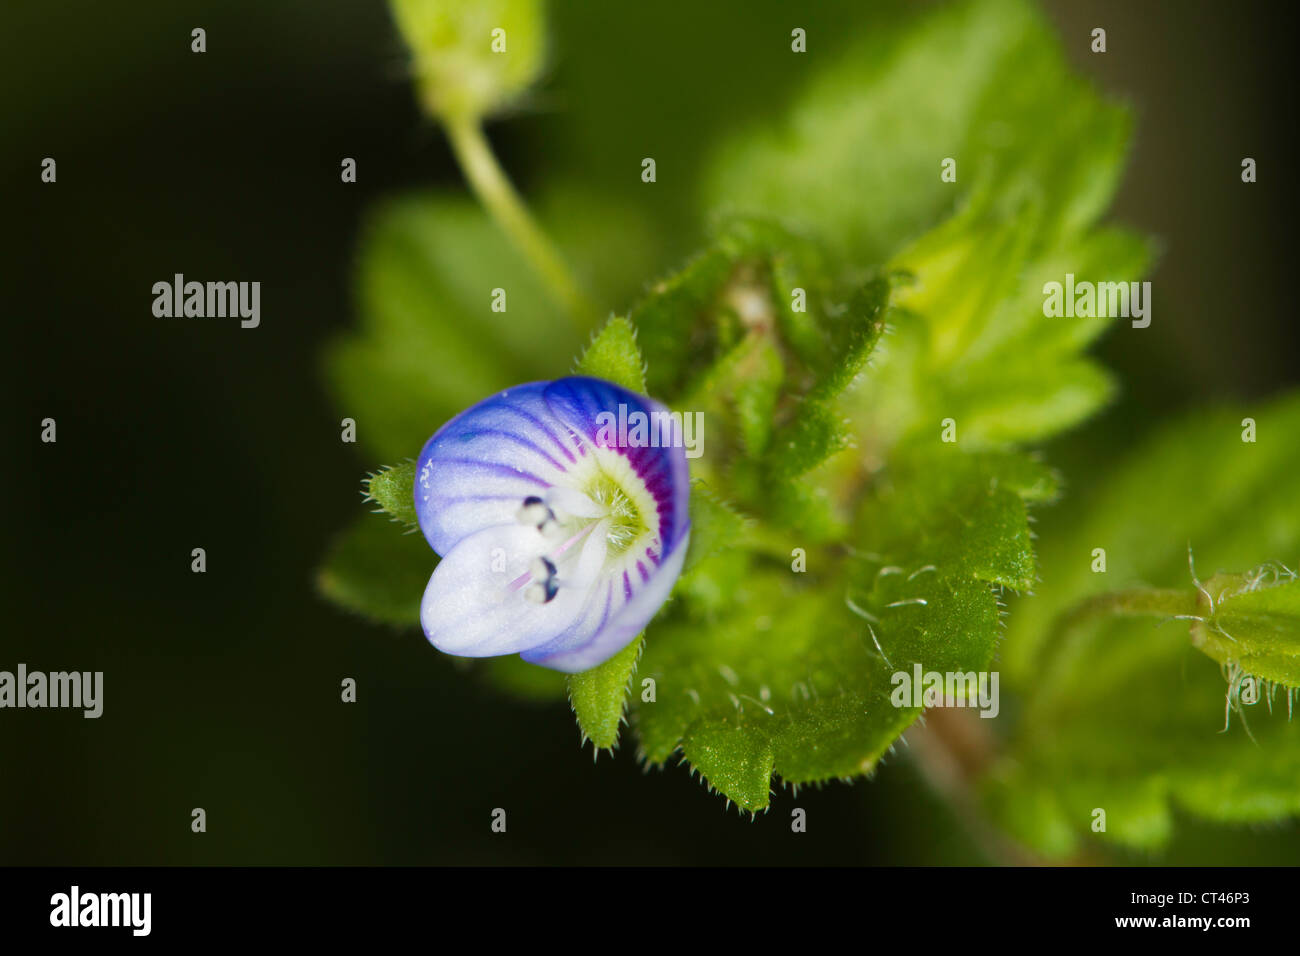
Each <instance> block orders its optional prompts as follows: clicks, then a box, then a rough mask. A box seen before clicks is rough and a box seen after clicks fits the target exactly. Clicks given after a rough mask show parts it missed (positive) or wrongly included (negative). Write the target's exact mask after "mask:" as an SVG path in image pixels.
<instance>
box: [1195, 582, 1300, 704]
mask: <svg viewBox="0 0 1300 956" xmlns="http://www.w3.org/2000/svg"><path fill="white" fill-rule="evenodd" d="M1197 596H1198V598H1199V601H1198V611H1199V612H1200V615H1202V616H1203V619H1202V620H1199V621H1195V622H1193V624H1192V643H1193V644H1194V645H1195V646H1196V647H1197V648H1198V649H1200V650H1201V651H1203V652H1204V653H1206V654H1208V655H1209V656H1210V657H1212V658H1213V659H1214V660H1216V661H1218V662H1219V663H1220V664H1222V665H1224V666H1225V667H1227V668H1229V669H1230V672H1235V673H1237V674H1247V675H1250V676H1253V677H1256V678H1259V679H1260V680H1263V681H1271V682H1276V683H1279V684H1283V685H1285V686H1286V687H1290V688H1300V581H1297V580H1296V577H1295V572H1294V571H1292V570H1290V569H1289V568H1286V567H1283V566H1281V565H1264V566H1262V567H1260V568H1258V569H1256V570H1254V571H1252V572H1250V573H1249V574H1216V575H1214V577H1212V578H1210V579H1209V580H1208V581H1206V582H1204V584H1203V585H1202V586H1201V588H1200V589H1199V590H1198V592H1197Z"/></svg>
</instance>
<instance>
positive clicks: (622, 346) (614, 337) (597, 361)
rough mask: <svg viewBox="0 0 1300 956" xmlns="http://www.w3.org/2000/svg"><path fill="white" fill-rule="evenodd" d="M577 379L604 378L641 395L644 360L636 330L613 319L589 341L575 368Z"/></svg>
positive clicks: (621, 319) (643, 382)
mask: <svg viewBox="0 0 1300 956" xmlns="http://www.w3.org/2000/svg"><path fill="white" fill-rule="evenodd" d="M574 372H576V373H577V374H579V375H590V376H592V377H594V378H603V379H605V380H606V381H609V382H613V383H614V384H615V385H621V386H623V387H624V388H626V389H629V390H630V391H633V392H636V393H638V394H640V395H644V394H645V391H646V384H645V360H644V359H643V358H641V350H640V349H638V348H637V344H636V329H635V328H633V327H632V323H631V322H629V321H628V320H627V319H624V318H618V317H615V318H612V319H610V320H609V321H608V322H606V323H605V327H604V328H603V329H601V330H600V332H599V333H597V334H596V335H595V337H593V338H592V340H591V344H590V345H588V346H587V349H586V351H584V352H583V353H582V357H581V358H580V359H578V361H577V363H576V365H575V366H574Z"/></svg>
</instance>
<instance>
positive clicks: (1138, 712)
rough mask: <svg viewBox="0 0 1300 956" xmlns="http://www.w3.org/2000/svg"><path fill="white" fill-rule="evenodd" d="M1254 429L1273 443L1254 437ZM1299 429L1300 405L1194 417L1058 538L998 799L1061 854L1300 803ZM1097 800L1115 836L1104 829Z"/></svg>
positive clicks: (1025, 613)
mask: <svg viewBox="0 0 1300 956" xmlns="http://www.w3.org/2000/svg"><path fill="white" fill-rule="evenodd" d="M1245 418H1253V419H1255V420H1256V422H1257V427H1258V440H1257V441H1256V442H1253V443H1252V442H1244V441H1242V430H1243V425H1242V422H1243V419H1245ZM1297 435H1300V396H1293V397H1290V398H1285V399H1282V400H1279V401H1276V402H1273V403H1269V404H1262V405H1255V406H1253V407H1250V406H1239V407H1236V408H1221V409H1216V410H1211V411H1205V412H1201V413H1198V414H1196V415H1193V416H1191V417H1189V418H1188V419H1187V420H1185V421H1183V422H1181V423H1179V424H1177V425H1175V426H1173V427H1170V428H1167V429H1165V430H1163V431H1161V432H1160V433H1158V434H1156V435H1155V436H1153V437H1152V438H1150V439H1149V440H1148V441H1147V442H1146V443H1145V445H1144V446H1143V447H1142V448H1141V449H1140V450H1139V451H1137V452H1135V453H1134V454H1132V455H1131V456H1130V458H1129V460H1128V461H1126V462H1125V463H1123V464H1122V465H1121V466H1119V467H1118V468H1116V469H1114V470H1113V471H1112V472H1111V473H1110V474H1109V475H1108V476H1107V479H1106V481H1105V482H1103V483H1098V484H1096V485H1094V486H1093V487H1092V488H1091V490H1090V493H1086V494H1083V495H1082V500H1081V501H1079V502H1075V503H1073V504H1072V506H1071V509H1070V511H1071V515H1072V520H1071V523H1070V524H1071V527H1070V528H1069V529H1068V531H1067V532H1066V533H1063V534H1057V535H1050V536H1048V537H1047V538H1046V539H1045V540H1046V542H1047V543H1046V545H1045V547H1044V550H1043V556H1042V561H1043V585H1042V587H1041V588H1040V589H1039V591H1038V593H1037V595H1036V596H1035V597H1034V599H1033V600H1028V601H1023V602H1021V603H1020V604H1018V605H1017V606H1016V607H1015V608H1014V609H1013V613H1012V615H1011V617H1010V621H1011V629H1010V633H1009V635H1008V640H1007V642H1006V645H1005V647H1004V649H1003V653H1002V659H1003V675H1004V684H1003V687H1004V689H1008V688H1009V689H1013V690H1016V691H1018V692H1019V693H1021V694H1024V695H1025V698H1026V700H1025V705H1024V719H1023V720H1022V721H1021V723H1020V725H1019V732H1018V733H1017V735H1016V737H1015V738H1014V740H1013V741H1012V743H1011V747H1010V750H1009V752H1008V754H1007V756H1006V758H1005V760H1004V762H1003V763H1002V765H1001V766H1000V767H999V768H998V769H997V770H996V771H995V773H994V775H993V778H992V780H991V782H990V784H989V788H988V790H989V801H990V805H991V807H992V808H993V809H994V811H995V812H996V813H997V816H998V818H999V819H1000V820H1001V821H1002V822H1003V823H1004V824H1005V825H1006V826H1007V827H1008V828H1009V829H1011V830H1012V831H1013V832H1015V833H1017V834H1018V835H1019V836H1020V837H1021V838H1022V839H1024V840H1026V841H1027V842H1029V843H1031V844H1032V845H1034V846H1035V847H1037V848H1038V849H1039V850H1041V851H1042V852H1044V853H1048V854H1053V855H1066V854H1069V853H1072V852H1075V851H1077V850H1078V849H1079V848H1080V845H1081V842H1080V841H1081V840H1083V839H1085V838H1086V837H1087V836H1091V837H1092V838H1093V839H1096V840H1101V841H1106V842H1111V841H1113V842H1116V843H1120V844H1123V845H1127V846H1133V847H1142V848H1158V847H1161V846H1163V845H1164V844H1165V843H1166V842H1167V841H1168V839H1169V837H1170V835H1171V833H1172V829H1173V820H1174V807H1175V806H1176V807H1179V808H1181V809H1182V810H1184V811H1187V812H1191V813H1195V814H1197V815H1199V816H1203V817H1206V818H1208V819H1211V820H1217V821H1222V822H1228V823H1234V822H1235V823H1244V822H1259V821H1264V820H1273V819H1277V818H1278V817H1281V816H1285V815H1290V814H1295V813H1297V812H1300V788H1297V786H1296V781H1297V779H1300V720H1293V719H1292V716H1291V715H1292V709H1293V705H1294V699H1295V691H1294V687H1296V686H1297V681H1296V676H1297V671H1296V655H1297V651H1298V650H1300V626H1298V623H1297V618H1296V612H1297V597H1296V595H1297V588H1296V586H1295V582H1294V580H1293V579H1292V576H1291V572H1290V571H1289V570H1288V568H1290V569H1294V568H1295V567H1296V561H1297V557H1300V496H1297V495H1296V493H1295V485H1294V475H1295V473H1296V468H1297V466H1298V465H1300V444H1298V443H1297V441H1296V436H1297ZM1096 548H1104V549H1105V558H1106V571H1105V573H1096V572H1094V570H1093V567H1094V564H1095V562H1096V558H1095V557H1094V549H1096ZM1189 550H1190V554H1189ZM1189 560H1191V561H1194V565H1195V569H1196V570H1195V571H1194V569H1193V567H1190V566H1189ZM1215 568H1225V569H1229V570H1228V571H1226V572H1224V571H1220V572H1216V573H1214V574H1209V575H1208V576H1206V575H1207V569H1215ZM1252 568H1253V569H1255V570H1242V569H1252ZM1231 569H1236V570H1231ZM1195 573H1199V575H1202V576H1203V577H1194V574H1195ZM1156 589H1160V590H1156ZM1211 599H1213V601H1214V610H1213V612H1212V613H1211V611H1210V607H1209V605H1210V600H1211ZM1111 612H1115V613H1111ZM1134 614H1137V615H1141V616H1140V617H1133V616H1131V615H1134ZM1175 616H1179V617H1181V618H1182V619H1179V620H1175V619H1174V618H1175ZM1188 618H1192V619H1190V620H1189V619H1188ZM1198 648H1199V650H1200V651H1201V652H1204V653H1198V650H1197V649H1198ZM1206 655H1208V658H1210V659H1207V656H1206ZM1252 677H1253V678H1255V679H1256V680H1255V682H1254V690H1255V691H1256V692H1257V698H1258V702H1257V703H1253V704H1252V703H1249V702H1248V697H1246V698H1243V690H1244V689H1245V688H1246V687H1247V686H1248V685H1247V681H1248V678H1252ZM1225 727H1226V730H1225ZM1094 808H1103V809H1105V810H1106V813H1107V829H1106V831H1105V833H1097V834H1092V832H1091V830H1090V829H1089V827H1090V823H1091V820H1092V816H1091V814H1092V811H1093V809H1094Z"/></svg>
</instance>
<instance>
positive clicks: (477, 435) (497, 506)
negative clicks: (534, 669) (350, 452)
mask: <svg viewBox="0 0 1300 956" xmlns="http://www.w3.org/2000/svg"><path fill="white" fill-rule="evenodd" d="M629 419H631V420H632V421H634V422H638V424H641V425H644V424H645V423H647V422H648V423H650V427H649V428H648V429H646V428H640V429H634V430H633V432H632V434H631V436H630V437H629V435H628V434H627V428H626V425H625V424H624V425H623V427H621V428H620V427H611V426H612V423H613V422H623V423H626V421H627V420H629ZM638 419H639V421H638ZM689 496H690V479H689V472H688V469H687V464H686V454H685V450H684V448H683V444H682V441H681V419H680V418H678V417H677V416H675V415H670V413H669V412H668V411H667V410H666V409H665V408H664V407H663V406H662V405H660V404H659V403H657V402H655V401H652V400H651V399H648V398H645V397H643V396H641V395H637V394H635V393H634V392H629V391H628V390H627V389H624V388H620V387H618V386H617V385H613V384H611V383H609V382H605V381H601V380H600V379H594V378H582V377H573V378H562V379H558V380H557V381H554V382H534V383H532V384H529V385H520V386H518V387H517V388H511V389H508V390H507V391H504V392H501V393H500V394H499V395H494V396H493V397H491V398H488V399H485V400H484V401H482V402H479V403H478V404H477V405H475V406H473V407H472V408H469V409H467V410H466V411H464V412H461V413H460V414H459V415H457V416H456V417H455V418H453V419H452V420H451V421H449V422H448V423H447V424H446V425H444V426H443V427H442V428H440V429H439V430H438V432H437V434H435V435H434V436H433V437H432V438H430V439H429V441H428V443H426V444H425V446H424V450H423V451H422V452H421V453H420V458H419V461H418V462H417V465H416V479H415V509H416V513H417V515H418V516H419V521H420V529H421V530H422V531H423V532H424V536H425V537H426V538H427V539H428V541H429V544H430V545H431V546H432V547H433V550H434V551H436V552H438V554H439V555H441V557H442V561H441V563H440V564H439V565H438V567H437V568H436V569H435V570H434V572H433V577H431V578H430V579H429V585H428V587H427V588H426V589H425V592H424V600H423V602H422V604H421V607H420V623H421V625H422V626H423V627H424V633H425V635H426V636H427V637H428V639H429V641H430V643H432V644H433V646H434V647H436V648H438V649H439V650H441V651H444V652H445V653H448V654H455V655H459V656H462V657H492V656H496V655H499V654H519V655H520V656H521V657H523V659H524V660H526V661H531V662H532V663H534V664H541V665H543V666H545V667H550V668H553V669H555V670H559V671H565V672H568V673H577V672H579V671H584V670H587V669H589V668H592V667H595V666H596V665H597V664H600V663H601V662H603V661H605V660H607V659H608V658H610V657H611V656H613V655H614V654H616V653H617V652H618V651H620V650H622V649H623V648H624V647H626V646H627V645H628V644H629V643H630V642H631V641H632V640H633V638H635V637H636V636H637V635H638V634H639V633H641V631H642V630H643V629H644V628H645V626H646V624H647V623H648V622H649V621H650V619H651V618H652V617H653V616H654V614H655V612H656V611H658V610H659V608H660V606H661V605H662V604H663V603H664V601H665V600H667V598H668V594H669V592H670V591H671V590H672V587H673V583H674V582H675V581H676V580H677V576H678V575H679V574H680V573H681V570H682V562H683V560H684V559H685V557H686V546H687V541H688V538H689V536H690V520H689V515H688V512H687V507H688V504H689Z"/></svg>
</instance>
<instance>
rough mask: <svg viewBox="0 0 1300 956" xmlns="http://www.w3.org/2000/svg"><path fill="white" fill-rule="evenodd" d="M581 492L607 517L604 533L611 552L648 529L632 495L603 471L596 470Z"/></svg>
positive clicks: (622, 549)
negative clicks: (607, 524) (606, 527)
mask: <svg viewBox="0 0 1300 956" xmlns="http://www.w3.org/2000/svg"><path fill="white" fill-rule="evenodd" d="M584 493H585V494H586V495H587V497H588V498H590V499H591V500H592V501H595V502H596V503H597V504H598V505H600V506H601V507H602V508H604V509H605V517H607V518H608V519H609V529H608V530H607V531H606V532H605V537H606V540H607V541H608V543H609V553H610V555H611V556H613V557H617V556H618V555H620V554H623V553H625V552H626V551H627V550H628V549H629V548H631V547H632V546H633V545H634V544H636V542H637V540H638V539H639V538H640V537H641V536H642V535H643V534H645V533H646V532H647V531H648V530H649V528H648V527H647V526H646V522H645V519H644V518H643V517H642V516H641V509H640V508H639V507H638V506H637V503H636V501H635V499H633V497H632V496H631V495H629V494H628V493H627V492H626V491H624V490H623V488H622V486H621V485H619V483H618V482H617V481H615V480H614V479H613V478H611V477H610V476H609V475H608V474H606V473H605V471H603V470H598V471H597V472H596V475H595V476H594V477H593V479H592V480H591V481H590V482H589V483H588V484H587V486H586V487H585V489H584Z"/></svg>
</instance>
